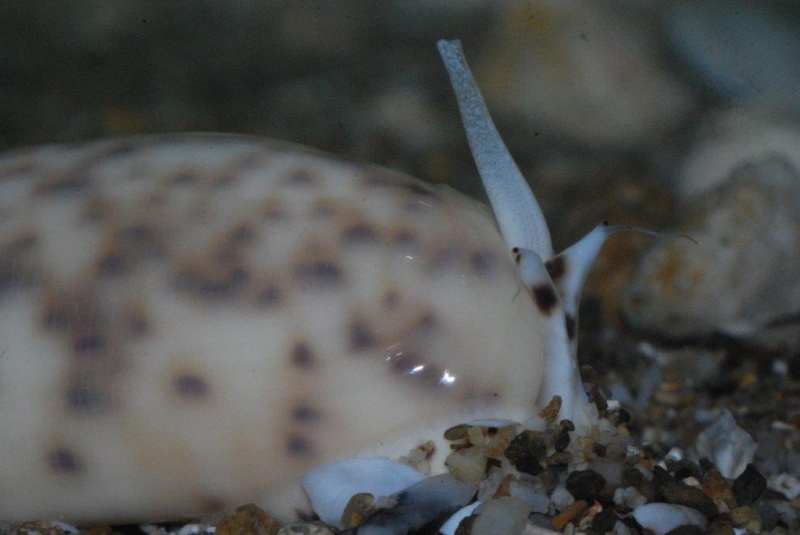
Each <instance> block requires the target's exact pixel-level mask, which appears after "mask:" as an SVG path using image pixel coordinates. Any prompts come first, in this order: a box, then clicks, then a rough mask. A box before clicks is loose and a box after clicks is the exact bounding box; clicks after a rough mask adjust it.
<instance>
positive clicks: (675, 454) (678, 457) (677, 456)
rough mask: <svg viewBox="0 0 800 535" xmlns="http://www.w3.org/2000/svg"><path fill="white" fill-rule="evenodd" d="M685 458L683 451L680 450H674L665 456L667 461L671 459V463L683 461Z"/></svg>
mask: <svg viewBox="0 0 800 535" xmlns="http://www.w3.org/2000/svg"><path fill="white" fill-rule="evenodd" d="M684 457H685V455H684V454H683V450H682V449H680V448H672V449H671V450H669V451H668V452H667V455H666V456H665V458H666V459H670V460H671V461H682V460H683V458H684Z"/></svg>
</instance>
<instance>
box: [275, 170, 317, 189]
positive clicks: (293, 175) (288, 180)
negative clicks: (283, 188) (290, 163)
mask: <svg viewBox="0 0 800 535" xmlns="http://www.w3.org/2000/svg"><path fill="white" fill-rule="evenodd" d="M281 183H282V184H284V185H287V186H298V187H308V186H313V185H314V184H316V183H317V174H316V173H314V172H313V171H310V170H308V169H292V170H291V171H290V172H289V173H287V174H286V175H285V176H284V177H283V178H282V180H281Z"/></svg>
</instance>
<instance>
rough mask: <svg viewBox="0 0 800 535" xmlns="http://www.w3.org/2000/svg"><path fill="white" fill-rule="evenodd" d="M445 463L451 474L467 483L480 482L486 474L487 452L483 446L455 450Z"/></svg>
mask: <svg viewBox="0 0 800 535" xmlns="http://www.w3.org/2000/svg"><path fill="white" fill-rule="evenodd" d="M444 464H445V465H446V466H447V469H448V470H449V471H450V473H451V474H453V475H454V476H455V477H456V478H458V479H460V480H461V481H464V482H466V483H480V482H481V481H483V478H484V477H485V475H486V454H485V453H484V450H483V447H481V446H472V447H469V448H462V449H460V450H455V451H454V452H453V453H451V454H450V455H448V456H447V460H446V461H445V462H444Z"/></svg>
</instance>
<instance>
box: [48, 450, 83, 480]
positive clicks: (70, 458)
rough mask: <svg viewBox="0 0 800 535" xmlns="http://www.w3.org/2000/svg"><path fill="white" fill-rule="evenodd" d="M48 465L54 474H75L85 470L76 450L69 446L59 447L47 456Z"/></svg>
mask: <svg viewBox="0 0 800 535" xmlns="http://www.w3.org/2000/svg"><path fill="white" fill-rule="evenodd" d="M47 464H48V466H49V467H50V469H51V470H52V471H53V472H58V473H61V474H75V473H77V472H80V471H82V470H83V462H82V461H81V459H80V457H79V456H78V454H77V453H76V452H75V450H73V449H71V448H68V447H67V446H57V447H55V448H53V449H52V450H51V451H50V452H49V453H48V454H47Z"/></svg>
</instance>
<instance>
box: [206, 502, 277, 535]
mask: <svg viewBox="0 0 800 535" xmlns="http://www.w3.org/2000/svg"><path fill="white" fill-rule="evenodd" d="M280 529H281V524H280V523H279V522H278V521H277V520H274V519H273V518H272V517H270V516H269V515H268V514H267V513H266V512H265V511H264V510H263V509H261V508H260V507H258V506H257V505H254V504H252V503H248V504H247V505H242V506H240V507H237V508H236V509H234V510H233V511H231V512H230V513H228V514H226V515H225V516H224V517H223V518H222V520H221V521H220V522H219V523H218V524H217V529H216V533H217V535H250V534H252V535H277V533H278V532H279V531H280Z"/></svg>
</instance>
